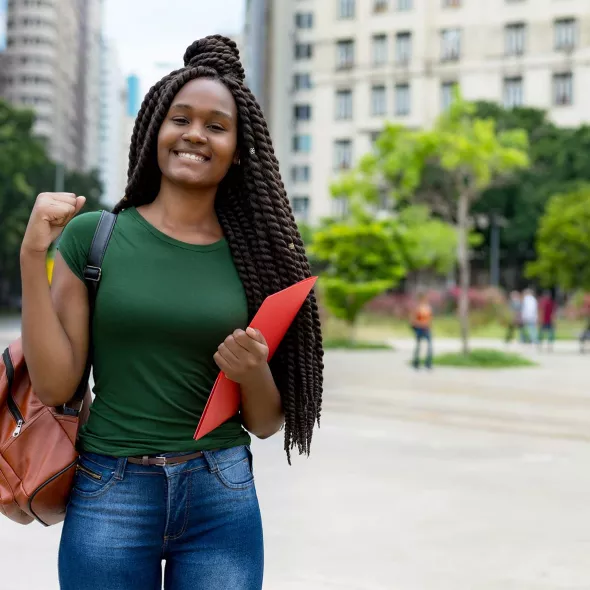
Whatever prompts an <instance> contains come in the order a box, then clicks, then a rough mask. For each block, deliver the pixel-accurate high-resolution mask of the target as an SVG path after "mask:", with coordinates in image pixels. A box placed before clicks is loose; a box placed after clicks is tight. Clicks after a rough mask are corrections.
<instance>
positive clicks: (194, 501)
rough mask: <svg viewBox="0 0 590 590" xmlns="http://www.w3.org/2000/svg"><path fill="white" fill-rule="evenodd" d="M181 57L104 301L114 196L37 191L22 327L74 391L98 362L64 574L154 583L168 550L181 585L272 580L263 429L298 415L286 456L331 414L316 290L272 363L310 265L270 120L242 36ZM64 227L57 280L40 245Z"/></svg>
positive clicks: (184, 588)
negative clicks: (282, 309)
mask: <svg viewBox="0 0 590 590" xmlns="http://www.w3.org/2000/svg"><path fill="white" fill-rule="evenodd" d="M184 63H185V65H184V67H183V68H181V69H179V70H177V71H174V72H172V73H170V74H169V75H168V76H166V77H164V78H163V79H162V80H160V81H159V82H157V83H156V84H155V85H154V86H153V87H152V88H151V90H150V91H149V93H148V94H147V96H146V97H145V100H144V101H143V104H142V107H141V109H140V112H139V114H138V116H137V120H136V123H135V128H134V131H133V136H132V140H131V148H130V153H129V173H128V183H127V188H126V192H125V196H124V197H123V198H122V199H121V201H120V202H119V203H118V204H117V206H116V207H115V209H114V213H116V214H117V222H116V225H115V226H114V230H113V233H112V236H111V239H110V242H109V247H108V250H107V252H106V255H105V257H104V260H103V264H102V278H101V279H100V285H101V287H100V290H99V291H98V298H97V300H96V307H95V310H94V315H93V317H92V318H90V317H89V315H90V311H89V308H88V299H87V292H86V287H85V284H84V278H85V266H86V259H87V256H88V252H89V250H90V247H91V243H92V240H93V235H94V233H95V230H96V228H97V224H98V221H99V217H100V214H95V213H86V214H83V215H79V216H76V217H75V218H74V219H72V218H73V217H74V215H75V214H76V213H77V212H78V211H79V210H80V208H81V207H82V206H83V204H84V198H83V197H76V195H69V194H67V195H66V194H52V193H47V194H43V195H40V197H39V198H38V201H37V203H36V205H35V209H34V210H33V213H32V214H31V220H30V222H29V226H28V228H27V234H26V236H25V240H24V242H23V247H22V256H21V261H22V262H21V266H22V274H23V343H24V345H25V347H26V352H25V354H26V357H27V366H28V369H29V372H30V374H31V379H32V381H33V385H34V387H35V388H36V390H38V392H39V397H40V398H41V399H42V401H43V402H44V403H46V404H48V405H61V404H62V403H64V402H66V401H67V400H68V399H70V398H71V396H72V395H73V393H74V392H75V390H76V388H77V385H78V383H79V382H80V380H81V379H82V374H83V371H84V366H85V361H86V357H87V354H88V350H89V349H90V350H92V355H93V361H94V369H93V370H94V381H95V387H94V393H95V400H94V403H93V406H92V408H91V411H90V417H89V419H88V422H87V424H86V425H85V426H84V428H83V429H82V430H81V433H80V440H79V448H80V451H81V456H80V467H79V469H78V470H77V473H76V478H75V482H74V487H73V491H72V495H71V498H70V502H69V504H68V509H67V513H66V518H65V522H64V527H63V533H62V541H61V545H60V555H59V575H60V584H61V588H62V590H74V589H76V590H94V589H95V588H99V587H105V588H107V587H108V588H110V589H113V590H115V589H116V590H136V589H137V590H146V589H147V590H151V589H153V590H156V589H159V588H161V580H162V560H164V561H165V562H166V571H165V576H164V586H165V588H166V590H189V589H190V590H200V589H203V590H205V589H207V590H216V589H220V590H221V589H224V590H225V589H227V588H231V589H232V590H259V589H260V588H261V586H262V571H263V542H262V524H261V517H260V510H259V506H258V499H257V495H256V490H255V485H254V475H253V458H252V453H251V450H250V441H251V437H250V435H251V434H252V435H254V436H256V437H258V438H261V439H264V438H267V437H269V436H272V435H274V434H275V433H277V432H279V430H281V429H282V428H284V446H285V451H286V454H287V458H288V459H289V460H290V458H291V451H292V449H294V448H296V449H297V450H298V451H299V452H300V453H302V454H309V451H310V444H311V439H312V435H313V430H314V426H315V424H316V423H317V422H319V418H320V411H321V402H322V384H323V362H322V357H323V348H322V334H321V329H320V322H319V315H318V307H317V304H316V300H315V296H314V294H313V292H312V293H311V294H310V295H309V297H308V298H307V300H306V301H305V302H304V304H303V306H302V307H301V310H300V312H299V314H298V315H297V317H296V318H295V320H294V322H293V324H292V326H291V328H290V330H289V331H288V333H287V335H286V337H285V339H284V340H283V342H282V343H281V345H280V347H279V348H278V350H277V351H276V353H275V354H274V356H273V358H272V361H271V362H270V363H269V362H267V359H268V356H269V349H268V346H267V343H266V340H265V338H264V335H263V334H261V333H260V332H259V331H257V330H252V329H250V328H248V324H249V323H250V320H251V319H252V318H253V316H254V314H255V313H256V311H257V309H258V308H259V307H260V305H261V303H262V302H263V300H264V299H265V298H266V297H267V296H268V295H270V294H272V293H276V292H277V291H280V290H281V289H283V288H286V287H289V286H291V285H293V284H294V283H296V282H298V281H301V280H303V279H306V278H308V277H310V275H311V273H310V268H309V264H308V261H307V257H306V254H305V251H304V248H303V243H302V240H301V236H300V233H299V230H298V228H297V225H296V224H295V221H294V217H293V213H292V210H291V207H290V205H289V201H288V199H287V195H286V194H285V189H284V186H283V183H282V181H281V176H280V173H279V165H278V162H277V159H276V157H275V156H274V151H273V147H272V142H271V139H270V135H269V132H268V128H267V126H266V122H265V120H264V117H263V115H262V113H261V110H260V107H259V106H258V104H257V102H256V100H255V99H254V97H253V95H252V93H251V92H250V91H249V90H248V88H247V87H246V86H245V85H244V70H243V68H242V65H241V64H240V61H239V54H238V51H237V48H236V45H235V43H233V42H232V41H230V40H229V39H226V38H224V37H221V36H218V35H214V36H211V37H207V38H205V39H201V40H199V41H196V42H195V43H193V44H192V45H191V46H190V47H189V48H188V49H187V51H186V54H185V56H184ZM64 226H66V227H65V230H64V231H63V235H62V237H61V241H60V246H59V252H58V254H57V256H56V260H55V268H54V273H53V281H52V286H51V292H50V291H49V287H48V286H47V276H46V274H45V272H46V271H45V268H43V276H41V274H42V273H41V271H40V270H39V263H38V260H40V259H43V260H44V256H45V251H46V249H47V248H48V247H49V245H50V243H51V241H52V240H53V239H54V238H55V237H57V235H59V233H60V232H61V231H62V228H63V227H64ZM90 322H92V327H93V329H92V331H90V329H89V325H90ZM90 340H91V341H90ZM90 345H92V346H90ZM220 370H221V371H223V372H224V373H225V375H226V376H227V377H228V378H229V379H231V380H233V381H235V382H236V383H238V384H239V385H240V390H241V408H240V412H239V413H238V414H237V415H235V416H233V417H232V418H231V419H229V420H228V421H227V422H225V423H224V424H222V425H220V426H219V427H218V428H216V429H215V430H213V431H212V432H211V433H209V434H207V435H206V436H204V437H202V438H199V440H194V438H193V434H194V431H195V428H196V425H197V424H198V422H199V418H200V417H201V415H202V413H203V410H204V408H205V405H206V403H207V399H208V396H209V393H210V391H211V389H212V387H213V384H214V383H215V379H216V377H217V375H218V373H219V371H220ZM105 539H108V542H107V543H105Z"/></svg>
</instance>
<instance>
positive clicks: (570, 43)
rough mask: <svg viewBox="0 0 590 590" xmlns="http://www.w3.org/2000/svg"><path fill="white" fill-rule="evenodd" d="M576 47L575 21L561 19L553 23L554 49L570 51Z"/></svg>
mask: <svg viewBox="0 0 590 590" xmlns="http://www.w3.org/2000/svg"><path fill="white" fill-rule="evenodd" d="M575 46H576V19H573V18H562V19H559V20H556V21H555V49H556V50H557V51H559V50H566V51H567V50H571V49H573V48H574V47H575Z"/></svg>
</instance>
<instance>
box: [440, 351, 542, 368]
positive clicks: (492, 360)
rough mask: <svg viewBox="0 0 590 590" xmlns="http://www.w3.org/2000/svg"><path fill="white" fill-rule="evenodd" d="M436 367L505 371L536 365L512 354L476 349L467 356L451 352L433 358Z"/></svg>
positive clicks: (518, 355)
mask: <svg viewBox="0 0 590 590" xmlns="http://www.w3.org/2000/svg"><path fill="white" fill-rule="evenodd" d="M434 365H435V366H438V367H468V368H469V367H471V368H478V369H506V368H511V367H535V366H536V363H534V362H533V361H531V360H529V359H527V358H525V357H524V356H521V355H520V354H516V353H513V352H502V351H501V350H492V349H487V348H476V349H474V350H472V351H471V352H470V353H469V354H462V353H460V352H452V353H447V354H441V355H439V356H436V357H435V358H434Z"/></svg>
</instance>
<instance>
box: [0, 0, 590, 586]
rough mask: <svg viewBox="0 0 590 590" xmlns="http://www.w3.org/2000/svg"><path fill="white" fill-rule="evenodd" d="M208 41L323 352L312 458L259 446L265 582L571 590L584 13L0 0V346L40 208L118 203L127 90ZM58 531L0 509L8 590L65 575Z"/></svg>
mask: <svg viewBox="0 0 590 590" xmlns="http://www.w3.org/2000/svg"><path fill="white" fill-rule="evenodd" d="M213 33H222V34H225V35H227V36H229V37H231V38H232V39H234V40H235V41H236V43H237V44H238V47H239V48H240V52H241V56H242V61H243V63H244V66H245V69H246V73H247V84H248V85H249V87H250V88H251V89H252V91H253V92H254V94H255V95H256V97H257V99H258V101H259V103H260V104H261V106H262V109H263V111H264V113H265V115H266V118H267V121H268V123H269V127H270V131H271V134H272V137H273V141H274V146H275V151H276V154H277V156H278V159H279V162H280V164H281V172H282V177H283V181H284V183H285V186H286V188H287V192H288V195H289V198H290V202H291V205H292V209H293V213H294V215H295V217H296V219H297V220H298V222H299V224H300V228H301V232H302V236H303V239H304V242H305V244H306V247H307V250H308V254H309V257H310V261H311V263H312V267H313V271H314V273H317V274H318V275H319V276H320V280H319V282H318V298H319V302H320V309H321V314H322V321H323V327H324V337H325V344H326V350H327V353H326V387H325V394H324V406H325V410H324V413H323V417H322V428H321V429H320V430H319V431H318V432H317V434H316V435H315V441H314V448H313V452H312V456H311V458H310V459H303V458H300V459H299V460H297V459H296V460H295V461H294V466H293V467H292V468H288V467H287V465H286V462H285V460H284V457H283V451H282V441H281V440H279V439H280V437H275V438H276V439H277V440H271V441H266V442H264V443H255V445H254V446H255V450H256V451H257V466H256V470H257V480H258V491H259V495H260V498H261V503H262V509H263V518H264V522H265V531H266V537H265V538H266V551H267V570H266V571H267V573H266V583H265V588H269V589H272V590H283V589H295V588H306V589H311V590H314V589H318V590H322V589H331V588H345V589H360V590H364V589H396V590H431V589H433V590H446V589H449V590H472V589H476V590H479V589H481V590H487V589H494V590H495V589H498V590H500V589H502V590H511V589H514V590H527V589H531V590H533V589H534V590H548V589H568V590H571V589H584V590H588V589H589V588H590V565H589V564H588V559H587V555H588V550H589V549H590V511H589V510H588V508H587V498H588V493H590V475H589V474H588V473H589V471H588V469H587V466H588V463H589V461H590V449H589V448H588V442H589V441H590V389H589V379H588V378H589V375H590V361H589V359H590V357H589V356H588V355H585V354H584V353H585V351H586V349H587V350H588V353H590V239H589V236H590V126H589V123H590V102H589V101H588V95H589V94H590V2H588V0H217V1H216V2H214V3H208V2H204V1H196V0H167V1H166V2H163V1H162V0H141V1H140V0H118V1H115V0H0V345H1V347H2V348H3V347H4V346H6V345H7V344H8V342H10V341H11V340H12V339H14V338H16V337H18V334H19V329H20V318H19V312H20V277H19V247H20V243H21V240H22V237H23V234H24V230H25V227H26V223H27V220H28V216H29V214H30V211H31V208H32V206H33V203H34V200H35V198H36V196H37V194H38V193H40V192H43V191H64V190H65V191H68V192H74V193H76V194H79V195H85V196H86V197H87V199H88V202H87V205H86V207H85V210H86V211H89V210H93V209H109V208H111V207H112V206H113V205H114V204H115V203H116V202H117V201H119V199H120V198H121V197H122V196H123V194H124V190H125V184H126V172H127V153H128V149H129V140H130V136H131V132H132V128H133V124H134V119H135V116H136V114H137V112H138V110H139V107H140V104H141V101H142V100H143V96H144V94H145V93H146V92H147V90H148V89H149V88H150V87H151V85H152V84H154V83H155V82H157V81H158V80H159V79H160V78H161V77H162V76H164V75H165V74H167V73H168V72H170V71H171V70H173V69H176V68H178V67H180V66H181V65H182V55H183V53H184V50H185V48H186V47H187V46H188V45H189V44H190V43H191V42H192V41H193V40H195V39H197V38H199V37H202V36H204V35H207V34H213ZM53 256H54V251H52V252H50V254H49V256H48V261H47V268H48V279H49V280H50V279H51V272H52V264H53ZM419 349H420V350H419ZM58 541H59V527H54V528H51V529H48V530H42V529H41V528H40V527H37V526H36V525H32V526H31V527H28V528H23V527H18V526H16V525H13V524H12V523H10V522H8V521H6V520H5V521H2V522H1V523H0V546H1V547H2V556H0V566H1V567H2V576H0V577H1V578H2V581H0V590H4V588H6V589H8V588H9V587H14V586H16V585H17V584H18V585H19V587H20V588H25V589H28V588H30V589H33V588H35V589H38V588H43V589H44V590H45V589H49V590H52V589H55V588H57V582H55V579H56V563H55V561H56V552H57V544H58ZM31 548H34V555H36V556H37V557H38V560H39V562H38V563H39V567H38V568H36V569H33V568H25V569H20V568H15V567H14V566H15V564H19V563H25V555H26V556H27V560H28V559H29V558H30V555H31V551H32V549H31Z"/></svg>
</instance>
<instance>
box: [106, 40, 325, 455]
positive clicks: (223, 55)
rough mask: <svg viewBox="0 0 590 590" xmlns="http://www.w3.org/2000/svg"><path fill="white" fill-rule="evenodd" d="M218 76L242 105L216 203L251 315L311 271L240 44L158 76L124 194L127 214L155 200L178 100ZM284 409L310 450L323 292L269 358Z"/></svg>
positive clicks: (290, 433) (292, 431)
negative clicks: (234, 159) (166, 124)
mask: <svg viewBox="0 0 590 590" xmlns="http://www.w3.org/2000/svg"><path fill="white" fill-rule="evenodd" d="M201 77H206V78H212V79H214V80H219V81H220V82H221V83H223V84H225V86H226V87H227V88H228V89H229V90H230V92H231V93H232V95H233V97H234V100H235V102H236V105H237V110H238V147H239V153H240V164H239V165H238V166H235V165H233V166H232V167H231V169H230V170H229V172H228V174H227V175H226V177H225V178H224V179H223V181H222V182H221V184H220V186H219V188H218V191H217V197H216V202H215V208H216V212H217V216H218V218H219V222H220V224H221V226H222V228H223V232H224V234H225V237H226V239H227V241H228V244H229V246H230V249H231V252H232V256H233V260H234V264H235V265H236V269H237V271H238V273H239V275H240V278H241V280H242V283H243V285H244V289H245V292H246V296H247V300H248V314H249V318H250V319H252V317H253V316H254V314H255V313H256V310H257V309H258V307H259V306H260V304H261V303H262V301H263V300H264V298H265V297H266V296H268V295H270V294H272V293H276V292H277V291H279V290H281V289H284V288H285V287H288V286H290V285H292V284H293V283H296V282H297V281H300V280H303V279H306V278H308V277H309V276H311V272H310V268H309V263H308V260H307V257H306V255H305V250H304V246H303V242H302V240H301V236H300V234H299V230H298V229H297V225H296V223H295V219H294V217H293V213H292V210H291V206H290V204H289V201H288V199H287V195H286V192H285V187H284V185H283V182H282V180H281V176H280V173H279V164H278V161H277V159H276V157H275V154H274V150H273V147H272V141H271V138H270V134H269V131H268V127H267V124H266V121H265V119H264V116H263V114H262V111H261V109H260V107H259V105H258V103H257V101H256V99H255V98H254V96H253V95H252V93H251V92H250V90H249V89H248V88H247V87H246V86H245V85H244V78H245V75H244V69H243V67H242V65H241V63H240V59H239V52H238V49H237V46H236V44H235V43H234V42H233V41H231V40H230V39H227V38H225V37H222V36H221V35H212V36H209V37H205V38H204V39H200V40H198V41H195V42H194V43H193V44H192V45H191V46H190V47H189V48H188V49H187V50H186V53H185V55H184V67H183V68H181V69H179V70H176V71H174V72H171V73H170V74H169V75H168V76H165V77H164V78H162V80H160V81H159V82H158V83H157V84H155V85H154V86H153V87H152V88H151V89H150V91H149V92H148V94H147V96H146V97H145V99H144V101H143V103H142V105H141V109H140V111H139V113H138V115H137V119H136V121H135V127H134V129H133V135H132V137H131V148H130V151H129V171H128V183H127V188H126V191H125V197H124V198H123V199H122V200H121V201H120V202H119V203H118V204H117V205H116V206H115V208H114V211H115V212H119V211H122V210H123V209H125V208H127V207H131V206H139V205H143V204H146V203H150V202H152V201H153V200H154V199H155V198H156V196H157V194H158V192H159V188H160V179H161V172H160V169H159V168H158V163H157V138H158V133H159V130H160V126H161V124H162V122H163V120H164V118H165V117H166V115H167V113H168V110H169V108H170V105H171V104H172V100H173V99H174V97H175V96H176V94H177V93H178V92H179V91H180V89H181V88H182V87H183V86H184V85H185V84H186V83H187V82H189V81H190V80H193V79H195V78H201ZM271 368H272V372H273V376H274V378H275V381H276V383H277V387H278V388H279V391H280V392H281V398H282V403H283V408H284V411H285V425H284V430H285V451H286V453H287V459H288V460H289V462H290V461H291V450H292V449H293V448H295V447H297V449H298V450H299V453H300V454H309V451H310V445H311V439H312V434H313V428H314V426H315V423H316V422H317V423H318V425H319V422H320V413H321V405H322V387H323V347H322V334H321V328H320V319H319V313H318V306H317V303H316V298H315V294H314V292H313V291H312V293H311V294H310V295H309V297H308V298H307V300H306V301H305V302H304V304H303V306H302V308H301V310H300V312H299V314H298V315H297V317H296V318H295V321H294V322H293V324H292V326H291V328H290V329H289V331H288V332H287V335H286V336H285V339H284V340H283V342H282V343H281V345H280V346H279V348H278V350H277V352H276V354H275V356H274V357H273V359H272V361H271Z"/></svg>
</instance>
